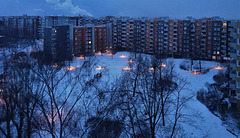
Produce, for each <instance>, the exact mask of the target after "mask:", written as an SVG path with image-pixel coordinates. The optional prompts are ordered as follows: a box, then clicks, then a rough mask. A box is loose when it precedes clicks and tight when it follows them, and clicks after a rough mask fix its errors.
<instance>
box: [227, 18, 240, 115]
mask: <svg viewBox="0 0 240 138" xmlns="http://www.w3.org/2000/svg"><path fill="white" fill-rule="evenodd" d="M230 24H231V26H232V29H231V33H230V37H231V42H230V48H231V53H230V56H231V58H233V60H232V61H231V63H230V84H229V87H230V102H231V103H232V105H236V108H237V109H238V111H240V22H238V21H233V22H231V23H230Z"/></svg>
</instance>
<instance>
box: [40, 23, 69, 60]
mask: <svg viewBox="0 0 240 138" xmlns="http://www.w3.org/2000/svg"><path fill="white" fill-rule="evenodd" d="M72 42H73V32H72V26H71V25H61V26H52V27H48V28H45V29H44V53H45V56H47V57H48V58H49V60H50V59H51V61H52V62H61V61H65V60H71V58H72V46H73V45H72Z"/></svg>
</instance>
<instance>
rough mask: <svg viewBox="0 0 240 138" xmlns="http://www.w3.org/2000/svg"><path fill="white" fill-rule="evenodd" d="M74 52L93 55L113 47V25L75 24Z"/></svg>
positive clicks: (77, 54)
mask: <svg viewBox="0 0 240 138" xmlns="http://www.w3.org/2000/svg"><path fill="white" fill-rule="evenodd" d="M73 33H74V35H73V36H74V42H73V44H74V46H73V54H74V55H75V56H80V55H84V56H86V55H92V54H93V53H94V52H106V50H110V48H111V41H112V39H111V34H112V32H111V25H109V24H106V25H100V26H94V25H91V24H88V25H85V26H75V27H74V29H73Z"/></svg>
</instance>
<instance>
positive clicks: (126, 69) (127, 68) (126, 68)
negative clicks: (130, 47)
mask: <svg viewBox="0 0 240 138" xmlns="http://www.w3.org/2000/svg"><path fill="white" fill-rule="evenodd" d="M122 70H125V71H128V70H132V68H129V67H124V68H122Z"/></svg>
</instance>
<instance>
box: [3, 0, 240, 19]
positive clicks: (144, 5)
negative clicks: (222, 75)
mask: <svg viewBox="0 0 240 138" xmlns="http://www.w3.org/2000/svg"><path fill="white" fill-rule="evenodd" d="M0 5H1V8H0V16H8V15H22V14H28V15H41V16H43V15H45V16H47V15H78V14H84V15H89V16H94V17H100V16H107V15H112V16H131V17H135V16H149V17H161V16H169V17H172V18H185V17H186V16H193V17H196V18H201V17H212V16H220V17H224V18H227V19H232V18H233V19H239V18H240V8H239V7H240V0H0Z"/></svg>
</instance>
